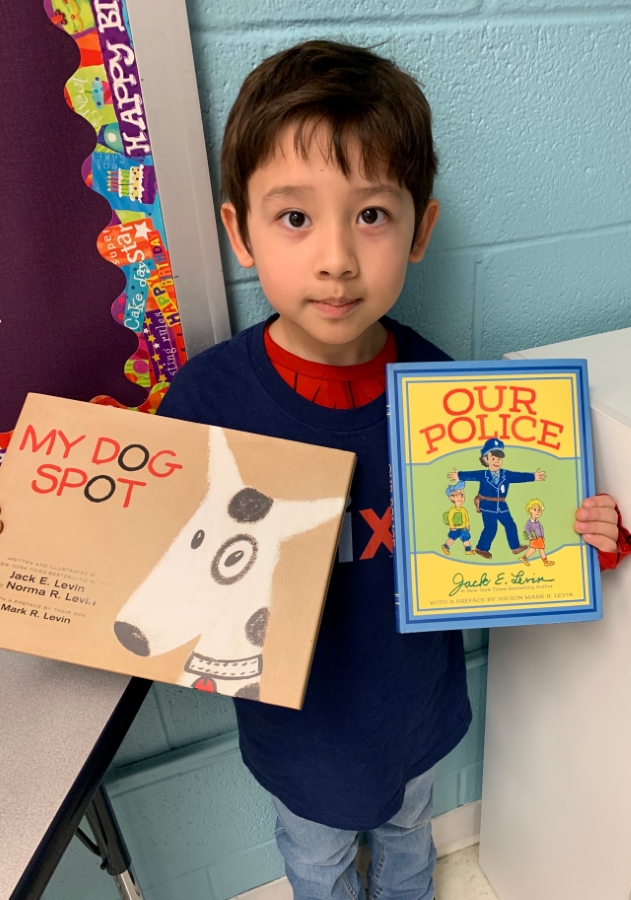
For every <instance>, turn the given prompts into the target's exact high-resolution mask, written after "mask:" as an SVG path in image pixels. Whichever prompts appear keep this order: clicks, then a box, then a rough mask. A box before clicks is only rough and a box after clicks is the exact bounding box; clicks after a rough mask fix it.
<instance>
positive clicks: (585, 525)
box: [574, 522, 618, 552]
mask: <svg viewBox="0 0 631 900" xmlns="http://www.w3.org/2000/svg"><path fill="white" fill-rule="evenodd" d="M574 531H575V532H576V533H577V534H582V535H583V537H584V538H585V540H586V541H587V539H588V537H593V536H594V535H598V536H599V537H603V538H605V539H606V540H608V541H610V542H611V543H612V544H613V547H612V549H611V552H613V550H615V548H616V541H617V540H618V526H617V525H611V524H610V523H609V522H575V523H574ZM588 543H592V542H591V541H588Z"/></svg>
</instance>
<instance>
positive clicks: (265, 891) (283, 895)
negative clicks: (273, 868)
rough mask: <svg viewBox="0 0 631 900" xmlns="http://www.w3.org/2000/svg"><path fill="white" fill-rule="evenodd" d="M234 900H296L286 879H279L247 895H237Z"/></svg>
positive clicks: (247, 892)
mask: <svg viewBox="0 0 631 900" xmlns="http://www.w3.org/2000/svg"><path fill="white" fill-rule="evenodd" d="M232 900H294V892H293V891H292V889H291V885H290V884H289V882H288V881H287V879H286V878H277V879H276V881H270V882H268V884H262V885H261V886H260V887H257V888H253V889H252V890H251V891H246V893H245V894H237V896H236V897H233V898H232Z"/></svg>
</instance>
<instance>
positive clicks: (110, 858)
mask: <svg viewBox="0 0 631 900" xmlns="http://www.w3.org/2000/svg"><path fill="white" fill-rule="evenodd" d="M85 814H86V818H87V820H88V824H89V825H90V829H91V831H92V834H93V835H94V841H92V840H90V838H89V837H88V836H87V835H86V833H85V832H84V831H82V830H81V829H80V828H78V829H77V837H78V838H79V840H80V841H81V843H82V844H83V845H84V846H85V847H87V848H88V850H89V851H90V852H91V853H94V854H95V855H96V856H99V857H100V858H101V868H102V869H104V870H105V871H106V872H107V873H108V874H109V875H111V876H112V877H113V879H114V881H115V882H116V887H117V888H118V893H119V894H120V896H121V900H142V892H141V890H140V887H139V885H138V883H137V881H136V878H135V876H134V872H133V870H132V867H131V857H130V855H129V851H128V849H127V846H126V844H125V841H124V839H123V836H122V834H121V833H120V829H119V827H118V822H117V821H116V816H115V815H114V810H113V809H112V807H111V805H110V802H109V800H108V798H107V794H106V793H105V790H104V788H103V787H102V786H101V787H100V788H99V789H98V791H97V792H96V794H95V795H94V799H93V800H92V802H91V803H90V805H89V806H88V808H87V810H86V813H85Z"/></svg>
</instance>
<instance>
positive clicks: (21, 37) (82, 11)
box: [0, 0, 230, 458]
mask: <svg viewBox="0 0 631 900" xmlns="http://www.w3.org/2000/svg"><path fill="white" fill-rule="evenodd" d="M14 6H15V5H12V7H10V8H9V10H7V11H6V15H5V22H4V25H5V30H6V31H7V32H8V33H7V35H6V37H5V38H4V39H3V44H4V46H5V47H7V46H10V51H9V52H7V53H5V52H4V51H3V54H2V61H0V80H1V81H2V83H3V84H4V85H5V88H6V90H5V99H4V100H3V101H2V118H3V122H4V123H8V126H7V125H5V135H7V138H6V140H5V139H3V144H6V146H5V147H3V151H4V152H5V158H4V160H3V166H4V170H5V171H4V178H5V183H6V184H7V185H8V186H9V190H8V191H6V192H5V193H7V203H6V205H5V215H4V217H3V218H4V222H3V226H2V227H3V234H2V243H3V246H4V251H5V252H4V254H3V255H4V260H5V290H4V291H3V292H2V297H1V298H0V458H1V456H2V454H3V452H4V450H5V449H6V447H7V445H8V441H9V439H10V435H11V430H12V428H13V425H14V424H15V421H16V419H17V415H18V412H19V409H20V408H21V405H22V403H23V401H24V398H25V396H26V393H27V392H28V391H40V392H43V393H50V394H56V395H59V396H65V397H69V398H70V399H77V400H86V401H91V402H95V403H100V404H106V405H113V406H118V407H126V408H129V409H134V410H138V411H141V412H155V410H156V409H157V407H158V406H159V403H160V401H161V399H162V397H163V396H164V394H165V392H166V391H167V390H168V387H169V384H170V382H171V381H172V379H173V376H174V375H175V373H176V372H177V371H178V369H179V368H180V367H181V366H182V365H183V363H184V362H185V360H186V359H187V357H190V356H193V355H195V354H196V353H198V352H200V351H201V350H203V349H205V348H206V347H208V346H211V345H212V344H214V343H215V342H217V341H219V340H224V339H226V338H227V337H229V334H230V329H229V321H228V312H227V305H226V298H225V288H224V283H223V277H222V271H221V262H220V256H219V248H218V242H217V230H216V221H215V215H214V209H213V201H212V189H211V184H210V177H209V173H208V163H207V158H206V149H205V141H204V135H203V126H202V120H201V113H200V107H199V99H198V92H197V84H196V79H195V71H194V64H193V56H192V50H191V44H190V35H189V29H188V22H187V17H186V7H185V2H184V0H23V2H22V3H21V4H19V7H20V8H19V10H16V9H14ZM5 232H6V233H5ZM7 251H8V252H7Z"/></svg>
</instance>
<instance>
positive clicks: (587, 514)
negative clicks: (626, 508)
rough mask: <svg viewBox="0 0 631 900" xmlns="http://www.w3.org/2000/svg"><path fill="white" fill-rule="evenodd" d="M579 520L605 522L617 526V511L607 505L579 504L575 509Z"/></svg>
mask: <svg viewBox="0 0 631 900" xmlns="http://www.w3.org/2000/svg"><path fill="white" fill-rule="evenodd" d="M576 518H577V520H578V521H579V522H607V523H610V524H611V525H615V526H616V528H617V527H618V513H617V512H616V510H615V509H613V508H612V507H609V506H581V508H580V509H577V510H576Z"/></svg>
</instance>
